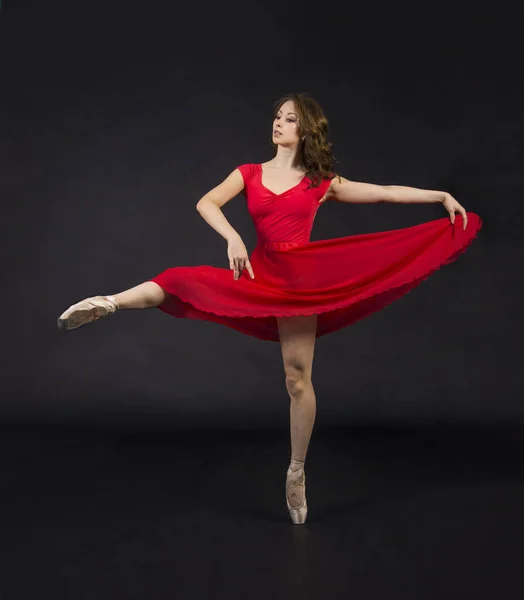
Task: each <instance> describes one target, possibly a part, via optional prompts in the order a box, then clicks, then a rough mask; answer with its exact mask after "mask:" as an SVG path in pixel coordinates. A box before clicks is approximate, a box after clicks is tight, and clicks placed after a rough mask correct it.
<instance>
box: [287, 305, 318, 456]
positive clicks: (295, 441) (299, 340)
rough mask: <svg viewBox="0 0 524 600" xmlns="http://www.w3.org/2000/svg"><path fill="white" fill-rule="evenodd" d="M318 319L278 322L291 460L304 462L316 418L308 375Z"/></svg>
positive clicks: (296, 319) (311, 363) (300, 318)
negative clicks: (288, 417)
mask: <svg viewBox="0 0 524 600" xmlns="http://www.w3.org/2000/svg"><path fill="white" fill-rule="evenodd" d="M316 326H317V316H316V315H312V316H301V317H291V318H286V319H279V333H280V344H281V347H282V358H283V361H284V371H285V373H286V388H287V391H288V393H289V397H290V400H291V403H290V407H289V411H290V433H291V460H293V461H297V462H304V461H305V460H306V454H307V450H308V446H309V442H310V439H311V433H312V431H313V426H314V423H315V417H316V397H315V390H314V389H313V383H312V381H311V372H312V366H313V354H314V348H315V335H316Z"/></svg>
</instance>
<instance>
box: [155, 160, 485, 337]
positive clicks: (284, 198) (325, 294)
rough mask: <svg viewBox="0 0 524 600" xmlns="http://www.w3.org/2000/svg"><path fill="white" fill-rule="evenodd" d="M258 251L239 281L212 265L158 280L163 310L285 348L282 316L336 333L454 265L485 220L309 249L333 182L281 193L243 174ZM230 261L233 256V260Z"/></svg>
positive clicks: (171, 271)
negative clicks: (310, 318) (302, 318)
mask: <svg viewBox="0 0 524 600" xmlns="http://www.w3.org/2000/svg"><path fill="white" fill-rule="evenodd" d="M238 169H239V170H240V172H241V173H242V176H243V178H244V184H245V187H244V190H243V193H244V195H245V197H246V199H247V208H248V211H249V213H250V215H251V217H252V218H253V220H254V223H255V227H256V232H257V244H256V247H255V249H254V250H253V252H252V253H251V255H250V257H249V259H250V262H251V266H252V268H253V272H254V275H255V278H254V279H251V276H250V275H249V273H248V271H247V269H244V270H243V271H242V274H241V276H240V278H239V279H238V280H235V279H234V273H233V270H232V269H230V268H219V267H212V266H208V265H201V266H194V267H182V266H181V267H171V268H168V269H166V270H165V271H163V272H162V273H160V274H158V275H156V276H155V277H153V278H152V279H151V280H150V281H154V282H155V283H157V284H158V285H159V286H160V287H162V288H163V289H164V290H165V291H166V292H168V294H169V295H168V296H167V298H166V300H165V301H164V302H163V303H162V304H161V305H159V306H158V308H159V309H160V310H162V311H164V312H165V313H168V314H170V315H173V316H175V317H180V318H186V319H201V320H206V321H213V322H215V323H220V324H222V325H226V326H227V327H231V328H233V329H236V330H238V331H240V332H242V333H245V334H246V335H252V336H254V337H256V338H259V339H262V340H271V341H279V335H278V327H277V317H292V316H297V315H312V314H316V315H318V320H317V334H316V337H320V336H322V335H325V334H326V333H331V332H332V331H337V330H338V329H341V328H342V327H346V326H347V325H351V324H352V323H354V322H355V321H357V320H359V319H362V318H363V317H365V316H367V315H369V314H371V313H373V312H375V311H377V310H380V309H381V308H382V307H384V306H386V305H387V304H390V303H391V302H393V301H394V300H396V299H397V298H400V297H401V296H403V295H404V294H406V293H407V292H409V291H410V290H411V289H412V288H414V287H415V286H416V285H418V284H419V283H420V282H421V281H423V280H424V279H427V277H429V275H431V273H433V272H434V271H436V270H437V269H439V268H440V267H442V266H443V265H446V264H448V263H450V262H453V261H454V260H455V259H456V258H457V257H458V255H459V254H461V253H462V252H464V251H465V250H466V249H467V247H468V246H469V245H470V244H471V242H472V241H473V239H474V238H475V237H476V236H477V233H478V231H479V230H480V228H481V226H482V219H481V218H480V217H479V216H478V215H476V214H475V213H471V212H468V225H467V227H466V230H465V231H464V230H463V228H462V216H461V215H460V214H459V213H457V214H456V218H455V223H454V224H453V225H452V224H451V221H450V219H449V216H446V217H444V218H442V219H436V220H433V221H429V222H426V223H421V224H419V225H415V226H413V227H405V228H403V229H394V230H391V231H381V232H377V233H366V234H362V235H353V236H346V237H341V238H332V239H327V240H320V241H314V242H310V241H309V237H310V234H311V230H312V227H313V221H314V219H315V215H316V212H317V210H318V208H319V206H321V205H320V204H318V202H319V200H320V199H321V198H322V197H323V196H324V194H325V193H326V191H327V189H328V188H329V185H330V183H331V180H329V179H325V180H323V181H322V183H321V184H320V186H319V187H316V188H311V189H309V190H308V189H307V186H308V183H309V182H310V180H309V178H308V177H304V178H303V179H302V180H301V181H300V183H298V184H297V185H295V186H293V187H292V188H290V189H288V190H286V191H285V192H283V193H281V194H275V193H274V192H272V191H271V190H269V189H267V188H266V187H265V186H264V185H263V184H262V179H261V175H262V167H261V166H260V165H259V164H244V165H240V166H239V167H238ZM226 258H227V255H226Z"/></svg>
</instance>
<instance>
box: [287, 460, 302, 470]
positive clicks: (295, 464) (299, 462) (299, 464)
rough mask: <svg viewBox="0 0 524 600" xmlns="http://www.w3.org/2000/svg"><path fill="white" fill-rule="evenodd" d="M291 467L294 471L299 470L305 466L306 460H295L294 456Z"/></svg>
mask: <svg viewBox="0 0 524 600" xmlns="http://www.w3.org/2000/svg"><path fill="white" fill-rule="evenodd" d="M289 468H290V469H291V470H292V471H299V470H300V469H303V468H304V461H303V460H295V459H293V458H292V459H291V461H290V463H289Z"/></svg>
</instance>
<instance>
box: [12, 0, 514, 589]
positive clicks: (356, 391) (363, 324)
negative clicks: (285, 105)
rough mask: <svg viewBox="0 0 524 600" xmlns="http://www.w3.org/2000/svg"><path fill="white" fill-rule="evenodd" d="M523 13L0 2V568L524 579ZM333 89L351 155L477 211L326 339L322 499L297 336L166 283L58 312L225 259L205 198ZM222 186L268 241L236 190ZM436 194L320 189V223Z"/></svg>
mask: <svg viewBox="0 0 524 600" xmlns="http://www.w3.org/2000/svg"><path fill="white" fill-rule="evenodd" d="M521 36H522V21H521V19H520V17H519V15H518V14H517V13H516V9H512V8H511V7H509V6H505V5H504V4H503V3H496V4H491V5H482V4H478V3H477V4H474V5H471V6H465V5H461V4H460V3H454V4H453V5H445V4H442V3H437V4H430V3H417V4H416V5H412V6H410V5H407V4H401V5H400V4H398V3H392V4H386V5H383V4H380V3H378V2H375V3H370V2H366V3H364V4H351V3H347V2H345V3H342V4H340V5H337V4H334V3H316V4H311V5H306V4H303V3H299V2H295V3H283V2H276V3H266V2H252V1H250V2H232V1H228V2H225V3H218V2H217V3H212V2H205V1H204V2H197V3H194V4H193V3H190V2H185V3H178V2H168V1H167V0H166V1H164V2H161V1H159V0H153V1H150V2H137V1H135V0H127V1H125V2H124V1H123V0H92V1H90V2H88V1H87V0H76V1H72V0H67V1H66V0H60V1H59V0H52V1H49V2H43V1H41V0H38V1H36V0H34V1H31V2H7V3H5V2H4V3H2V10H1V12H0V52H1V54H0V75H1V79H0V87H1V93H0V199H1V203H2V204H1V207H2V219H1V221H0V222H1V225H2V235H1V237H0V240H1V244H2V246H1V250H2V252H1V257H2V283H3V286H2V294H1V296H0V297H1V301H2V306H1V313H0V314H1V316H2V350H3V356H2V361H1V363H0V364H1V369H2V370H1V377H2V379H1V381H2V396H1V403H0V598H1V600H27V599H29V598H30V599H33V598H41V597H45V598H47V597H49V598H53V599H54V600H62V599H64V600H105V599H107V600H120V599H125V600H135V599H136V600H142V599H144V598H147V599H153V598H154V599H155V600H161V599H164V598H166V599H167V598H169V599H170V600H172V598H174V597H176V598H181V599H182V598H183V599H184V600H185V599H189V598H191V599H193V598H195V599H196V600H200V599H201V598H213V599H215V598H216V599H218V598H226V597H227V598H228V599H231V598H235V597H242V598H250V600H255V599H258V598H260V599H264V600H267V598H282V599H285V600H289V599H290V598H293V599H296V600H309V598H311V599H315V600H318V598H323V597H325V596H326V595H328V596H329V598H333V599H335V598H348V597H351V598H353V599H355V600H357V599H358V600H368V599H369V600H377V598H380V599H382V598H388V599H392V600H396V599H397V598H398V599H401V600H411V599H413V600H421V599H424V600H442V598H446V599H447V600H455V599H457V600H459V599H460V600H464V599H465V598H475V599H480V598H482V599H483V598H486V599H489V600H493V598H504V599H505V600H513V599H521V598H522V597H523V580H522V564H521V563H522V559H521V557H522V540H523V539H524V520H523V519H522V506H523V499H524V486H523V481H524V479H523V472H522V464H523V459H524V444H523V439H524V438H523V435H522V424H523V419H524V405H523V403H522V397H523V391H524V390H523V384H522V364H521V363H522V351H521V340H522V338H523V335H522V334H523V331H522V316H521V308H522V303H523V300H524V295H523V293H522V266H523V258H524V257H523V254H524V253H523V246H522V228H523V224H524V222H523V221H524V219H523V215H524V211H523V209H522V202H523V191H524V190H523V188H524V183H523V178H522V163H523V161H522V159H523V152H522V150H523V139H524V136H523V133H524V132H523V123H524V119H523V116H522V106H523V100H524V97H523V96H524V93H523V91H524V90H523V84H522V65H521V62H520V56H521V55H522V48H521V45H522V44H521V41H520V40H521ZM290 91H295V92H299V91H306V92H309V93H310V94H311V95H312V96H313V97H315V98H316V99H317V100H318V101H319V102H320V104H321V106H322V107H323V108H324V110H325V112H326V114H327V116H328V118H329V122H330V127H331V134H330V139H331V141H332V142H333V144H334V153H335V156H336V157H337V158H338V163H337V167H338V170H339V172H340V173H341V174H342V175H343V176H345V177H347V178H349V179H354V180H356V181H364V182H370V183H378V184H399V185H408V186H415V187H421V188H425V189H440V190H446V191H449V192H450V193H451V194H453V196H454V197H455V198H456V199H457V200H458V201H459V202H460V203H461V204H462V205H463V206H464V207H465V208H466V210H468V211H470V212H475V213H477V214H479V215H480V216H481V217H482V219H483V228H482V230H481V231H480V234H479V236H478V238H477V239H475V240H474V242H473V244H472V246H471V247H470V248H469V249H468V251H467V252H466V253H465V254H463V255H461V256H460V257H459V258H458V260H457V261H456V262H455V263H452V264H450V265H447V266H445V267H444V268H443V269H440V270H438V271H437V272H435V273H434V274H433V275H432V276H431V277H430V278H429V279H428V280H427V281H425V282H423V283H422V284H421V285H420V286H418V287H417V288H415V289H414V290H413V291H412V292H410V293H409V294H408V295H407V296H405V297H403V298H402V299H400V300H398V301H396V302H395V303H393V304H391V305H390V306H387V307H386V308H384V309H383V310H381V311H380V312H378V313H374V314H373V315H371V316H369V317H368V318H366V319H364V320H362V321H359V322H358V323H356V324H355V325H353V326H351V327H348V328H346V329H343V330H340V331H338V332H336V333H333V334H331V335H328V336H324V337H321V338H320V339H318V340H317V344H316V352H315V360H314V366H313V382H314V385H315V390H316V396H317V418H316V423H315V429H314V431H313V437H312V443H311V445H310V449H309V451H308V458H307V468H306V471H307V481H308V488H307V494H308V495H307V497H308V504H309V515H308V521H307V523H306V525H301V526H294V525H293V524H292V523H291V522H290V519H289V516H288V513H287V510H286V504H285V501H284V483H285V474H286V469H287V466H288V459H289V397H288V394H287V391H286V389H285V377H284V370H283V365H282V358H281V354H280V347H279V344H277V343H274V342H264V341H261V340H258V339H256V338H252V337H248V336H246V335H242V334H241V333H239V332H237V331H235V330H233V329H228V328H226V327H224V326H220V325H217V324H214V323H209V322H199V321H187V320H184V319H174V318H172V317H169V316H167V315H166V314H164V313H162V312H161V311H159V310H157V309H151V310H147V311H146V310H144V311H138V310H137V311H122V312H121V313H118V314H116V315H114V316H113V317H111V318H110V319H108V320H101V321H98V322H95V323H93V324H92V325H89V326H86V327H82V328H80V329H78V330H74V331H72V332H62V331H60V330H59V329H58V328H57V325H56V320H57V318H58V316H59V315H60V314H61V313H62V312H63V311H64V310H65V309H66V308H67V307H69V306H70V305H71V304H73V303H74V302H77V301H79V300H81V299H82V298H84V297H87V296H92V295H98V294H113V293H117V292H118V291H121V290H123V289H126V288H129V287H132V286H134V285H136V284H138V283H141V282H142V281H145V280H147V279H149V278H150V277H152V276H153V275H155V274H157V273H159V272H160V271H162V270H164V269H165V268H166V267H169V266H175V265H199V264H210V265H215V266H218V267H224V268H227V267H228V259H227V244H226V242H225V240H223V239H222V237H221V236H220V235H219V234H217V233H216V232H215V231H214V230H213V229H212V228H211V227H209V225H208V224H207V223H206V222H205V221H204V220H203V219H202V218H201V217H200V215H199V214H198V213H197V211H196V210H195V205H196V203H197V202H198V200H199V199H200V197H201V196H202V195H204V194H205V193H206V192H207V191H208V190H209V189H211V188H212V187H214V186H215V185H217V184H218V183H219V182H220V181H222V180H223V179H224V178H225V177H226V176H227V175H228V174H229V173H230V172H231V171H232V170H233V169H234V168H235V167H236V166H238V165H239V164H242V163H248V162H264V161H266V160H268V159H270V158H271V156H272V147H271V119H272V108H273V103H274V102H275V101H276V100H277V99H278V98H279V97H281V96H282V95H283V94H285V93H287V92H290ZM224 213H225V215H226V217H227V218H228V220H229V221H230V222H231V224H232V225H233V227H235V229H236V230H237V231H238V232H239V233H240V234H241V236H242V237H243V239H244V241H245V243H246V246H247V248H248V251H250V252H251V251H252V250H253V248H254V243H255V231H254V226H253V223H252V221H251V219H250V216H249V214H248V212H247V209H246V206H245V201H244V198H243V196H242V195H240V196H239V197H238V198H235V199H234V200H232V201H231V202H230V203H229V204H227V205H226V206H225V207H224ZM442 217H446V218H448V215H447V212H446V211H445V209H444V208H443V207H442V206H441V205H436V204H425V205H423V204H412V205H403V206H402V205H395V204H374V205H344V204H338V203H328V204H325V205H323V207H322V208H321V209H320V210H319V213H318V215H317V217H316V219H315V226H314V229H313V234H312V239H313V240H318V239H323V238H329V237H339V236H344V235H354V234H358V233H365V232H374V231H383V230H389V229H394V228H400V227H407V226H410V225H415V224H418V223H422V222H425V221H428V220H431V219H437V218H442Z"/></svg>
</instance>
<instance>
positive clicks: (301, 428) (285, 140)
mask: <svg viewBox="0 0 524 600" xmlns="http://www.w3.org/2000/svg"><path fill="white" fill-rule="evenodd" d="M327 133H328V121H327V119H326V117H325V115H324V113H323V111H322V109H321V107H320V106H319V104H318V103H317V102H316V101H315V100H314V99H312V98H311V97H309V96H307V95H306V94H303V93H301V94H290V95H287V96H285V97H283V98H281V99H280V100H279V101H278V102H277V103H276V105H275V112H274V120H273V129H272V136H273V139H272V141H273V147H274V149H275V150H276V151H275V154H274V156H273V158H272V159H271V160H269V161H267V162H265V163H263V164H253V163H248V164H243V165H240V166H239V167H237V168H236V169H234V170H233V171H232V172H231V173H230V174H229V176H228V177H227V178H226V179H225V180H224V181H223V182H222V183H220V184H219V185H218V186H216V187H215V188H213V189H212V190H210V191H209V192H208V193H207V194H205V195H204V196H203V197H202V198H201V199H200V200H199V201H198V203H197V210H198V212H199V213H200V215H201V216H202V217H203V218H204V219H205V220H206V222H207V223H209V225H211V227H213V228H214V229H215V230H216V231H217V232H218V233H219V234H220V235H221V236H222V237H224V238H225V239H226V240H227V245H228V246H227V254H228V257H229V269H222V268H217V267H212V266H207V265H201V266H196V267H171V268H168V269H166V270H165V271H163V272H161V273H159V274H158V275H157V276H155V277H153V278H152V279H150V280H148V281H146V282H144V283H141V284H140V285H137V286H136V287H133V288H131V289H128V290H125V291H123V292H120V293H118V294H115V295H112V296H94V297H90V298H86V299H85V300H82V301H81V302H78V303H77V304H74V305H72V306H71V307H70V308H68V309H67V310H66V311H65V312H64V313H63V314H62V315H61V316H60V318H59V319H58V327H59V328H60V329H63V330H70V329H76V328H77V327H80V326H81V325H84V324H86V323H90V322H92V321H95V320H97V319H99V318H101V317H106V316H108V315H111V314H113V313H114V312H116V311H117V310H118V309H130V308H152V307H158V308H159V309H160V310H162V311H164V312H165V313H167V314H170V315H173V316H175V317H180V318H189V319H203V320H208V321H214V322H216V323H221V324H222V325H226V326H228V327H232V328H234V329H237V330H238V331H240V332H242V333H245V334H246V335H252V336H255V337H257V338H259V339H263V340H271V341H279V342H280V345H281V350H282V356H283V362H284V371H285V382H286V388H287V391H288V393H289V397H290V399H291V403H290V425H291V426H290V430H291V461H290V464H289V467H288V470H287V474H286V503H287V507H288V510H289V514H290V516H291V519H292V521H293V522H294V523H304V522H305V520H306V516H307V502H306V494H305V488H306V486H305V472H304V462H305V458H306V453H307V449H308V445H309V441H310V437H311V432H312V429H313V424H314V421H315V414H316V399H315V392H314V389H313V384H312V382H311V371H312V363H313V352H314V346H315V339H316V338H317V337H320V336H321V335H325V334H327V333H330V332H332V331H336V330H338V329H340V328H342V327H345V326H347V325H350V324H351V323H354V322H355V321H357V320H358V319H361V318H363V317H365V316H367V315H369V314H371V313H372V312H375V311H376V310H379V309H380V308H382V307H384V306H385V305H387V304H389V303H390V302H392V301H393V300H395V299H397V298H399V297H400V296H402V295H404V294H406V293H407V292H408V291H409V290H411V289H412V288H413V287H415V286H416V285H418V284H419V283H420V282H421V281H422V280H424V279H426V278H427V277H428V276H429V275H430V274H431V273H433V272H434V271H435V270H437V269H438V268H440V267H441V266H443V265H445V264H448V263H450V262H452V261H453V260H455V259H456V257H457V256H458V255H459V254H460V253H462V252H463V251H464V250H465V249H466V248H467V247H468V246H469V244H470V243H471V242H472V240H473V238H474V237H475V236H476V235H477V233H478V231H479V230H480V227H481V223H482V221H481V219H480V217H478V215H476V214H474V213H469V215H467V214H466V211H465V209H464V208H463V207H462V206H461V205H460V204H459V203H458V202H457V201H456V200H455V199H454V198H453V197H452V196H451V195H450V194H448V193H446V192H441V191H433V190H422V189H417V188H411V187H405V186H396V185H387V186H383V185H373V184H368V183H358V182H355V181H350V180H348V179H346V178H344V177H341V176H339V175H337V174H336V173H335V171H334V168H333V162H334V158H333V156H332V154H331V144H330V143H329V142H328V141H327V139H326V137H327ZM240 192H243V193H244V195H245V197H246V200H247V207H248V210H249V213H250V214H251V216H252V218H253V220H254V222H255V227H256V230H257V238H258V239H257V245H256V247H255V249H254V251H253V253H252V255H251V257H250V256H248V252H247V250H246V247H245V245H244V243H243V241H242V238H241V237H240V235H239V234H238V233H237V232H236V231H235V229H233V227H232V226H231V225H230V224H229V222H228V221H227V219H226V218H225V216H224V214H223V213H222V210H221V207H222V206H224V204H226V202H229V201H230V200H231V199H233V198H234V197H236V196H237V195H238V194H239V193H240ZM332 200H336V201H339V202H348V203H353V202H367V203H370V202H441V203H442V205H443V206H444V208H445V210H447V211H448V213H449V215H450V217H449V218H450V221H451V222H448V219H447V217H446V218H441V219H437V220H434V221H430V222H427V223H422V224H420V225H416V226H414V227H407V228H404V229H398V230H392V231H384V232H379V233H372V234H365V235H356V236H348V237H343V238H335V239H330V240H329V239H328V240H321V241H316V242H310V241H309V237H310V233H311V229H312V226H313V221H314V218H315V215H316V212H317V210H318V209H319V207H320V205H321V204H323V203H325V202H327V201H332ZM455 213H458V214H459V215H460V218H459V219H456V218H455V216H456V215H455ZM468 217H469V218H468ZM468 220H469V226H468V227H467V225H468ZM230 270H232V271H233V274H231V272H230ZM231 275H233V276H231Z"/></svg>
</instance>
